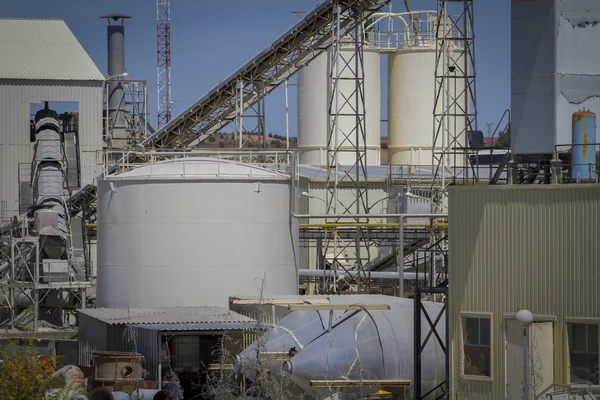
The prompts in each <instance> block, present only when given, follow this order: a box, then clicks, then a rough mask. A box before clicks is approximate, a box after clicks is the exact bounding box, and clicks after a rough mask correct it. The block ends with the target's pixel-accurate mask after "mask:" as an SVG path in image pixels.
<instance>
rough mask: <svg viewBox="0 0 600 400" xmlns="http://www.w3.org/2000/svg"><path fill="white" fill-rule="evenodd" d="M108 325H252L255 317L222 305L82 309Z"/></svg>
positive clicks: (81, 311) (83, 312) (82, 311)
mask: <svg viewBox="0 0 600 400" xmlns="http://www.w3.org/2000/svg"><path fill="white" fill-rule="evenodd" d="M79 314H85V315H87V316H90V317H92V318H95V319H97V320H99V321H102V322H104V323H106V324H108V325H146V324H159V325H165V324H199V325H202V324H219V325H224V324H252V323H253V322H254V320H253V319H251V318H248V317H245V316H243V315H240V314H238V313H236V312H233V311H229V310H228V309H226V308H223V307H211V306H206V307H165V308H87V309H84V310H79Z"/></svg>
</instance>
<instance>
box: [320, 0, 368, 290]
mask: <svg viewBox="0 0 600 400" xmlns="http://www.w3.org/2000/svg"><path fill="white" fill-rule="evenodd" d="M363 11H364V10H363V9H362V7H360V6H358V7H355V8H352V9H351V10H350V11H349V12H347V13H342V9H341V6H340V5H339V4H335V5H334V17H333V21H332V32H333V35H332V44H331V47H330V51H331V57H330V64H329V80H330V84H331V92H330V93H331V95H330V98H329V119H330V124H329V134H328V140H327V161H328V162H327V165H328V169H327V192H326V203H327V206H326V214H328V215H329V214H331V215H337V214H363V213H368V212H369V202H368V192H367V168H366V165H367V162H366V157H367V147H366V143H367V141H366V129H367V128H366V121H365V87H364V80H365V73H364V59H363V47H364V34H363V20H362V17H361V16H362V14H363ZM345 18H350V19H351V20H352V21H353V24H354V26H353V29H352V31H351V32H350V34H349V35H346V36H344V35H343V33H342V31H341V29H340V26H341V25H342V22H341V21H342V19H345ZM348 47H350V48H352V50H353V51H352V52H349V51H345V52H344V54H342V48H345V49H347V48H348ZM344 89H346V90H344ZM344 153H350V155H351V156H353V157H344V158H353V160H354V162H353V163H351V164H350V165H342V164H341V162H340V156H342V154H344ZM340 187H344V188H345V189H346V190H347V189H348V188H350V189H351V190H352V191H353V192H354V196H352V198H351V199H348V200H346V201H345V202H344V201H342V200H341V199H340V197H339V196H338V190H339V188H340ZM353 222H355V223H356V229H355V231H354V237H352V238H351V239H350V240H348V239H342V238H341V237H340V235H338V232H337V229H336V226H337V224H339V223H340V219H339V218H337V217H328V218H326V219H325V223H326V224H331V226H333V228H332V229H331V230H328V229H326V230H325V237H326V240H325V243H324V249H323V256H324V257H325V261H324V262H323V265H324V266H327V268H329V269H330V270H331V271H332V272H333V274H327V273H326V272H325V271H324V276H325V277H326V279H324V287H323V289H324V290H325V291H333V292H340V291H344V290H349V289H350V288H352V286H354V287H355V290H356V291H358V292H370V285H371V280H370V272H369V270H368V269H366V268H365V265H366V264H367V263H368V262H369V261H370V260H371V254H370V252H371V251H370V245H371V243H369V242H370V240H369V237H368V232H367V229H365V228H364V225H363V224H364V223H368V222H369V219H368V218H358V217H357V218H354V219H353ZM350 271H352V272H354V274H352V275H351V276H352V278H351V279H349V280H348V281H346V282H344V284H343V285H340V284H339V283H338V282H336V281H335V277H337V275H338V272H346V273H349V272H350Z"/></svg>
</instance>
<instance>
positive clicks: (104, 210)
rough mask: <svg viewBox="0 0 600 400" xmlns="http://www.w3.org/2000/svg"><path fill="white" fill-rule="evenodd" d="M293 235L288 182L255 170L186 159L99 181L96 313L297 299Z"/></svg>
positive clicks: (216, 161) (206, 159) (286, 179)
mask: <svg viewBox="0 0 600 400" xmlns="http://www.w3.org/2000/svg"><path fill="white" fill-rule="evenodd" d="M296 230H297V225H296V223H295V222H294V221H292V220H291V218H290V178H289V176H287V175H283V174H279V173H276V172H272V171H269V170H266V169H263V168H259V167H256V166H252V165H248V164H240V163H236V162H231V161H224V160H216V159H210V158H187V159H177V160H172V161H165V162H160V163H154V164H148V165H145V166H142V167H139V168H135V169H133V170H131V171H129V172H126V173H124V174H122V175H117V176H114V177H112V176H111V177H108V178H106V179H104V180H101V181H99V183H98V286H97V301H98V305H99V306H100V307H177V306H199V305H216V306H225V307H226V306H228V296H236V295H247V296H254V295H259V294H260V293H261V290H262V293H263V294H264V295H265V296H277V295H285V294H296V293H297V274H296V258H295V251H294V240H293V237H294V236H295V232H296ZM263 281H264V282H263Z"/></svg>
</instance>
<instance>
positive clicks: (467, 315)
mask: <svg viewBox="0 0 600 400" xmlns="http://www.w3.org/2000/svg"><path fill="white" fill-rule="evenodd" d="M492 316H493V315H492V313H487V312H461V313H460V340H461V344H460V376H461V378H464V379H471V380H477V381H486V382H491V381H493V378H492V377H493V376H494V321H493V318H492ZM467 319H479V320H480V319H487V320H488V321H489V323H490V336H489V342H490V344H489V346H484V345H483V346H482V345H477V347H481V348H486V347H487V348H489V352H490V356H489V357H490V374H489V376H488V375H471V374H466V373H465V339H466V334H467ZM480 335H481V332H480Z"/></svg>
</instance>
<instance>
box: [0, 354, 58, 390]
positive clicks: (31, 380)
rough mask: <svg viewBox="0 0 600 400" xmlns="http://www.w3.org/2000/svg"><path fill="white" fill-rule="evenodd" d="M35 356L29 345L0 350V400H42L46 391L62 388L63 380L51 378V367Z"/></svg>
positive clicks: (46, 361) (45, 361) (47, 362)
mask: <svg viewBox="0 0 600 400" xmlns="http://www.w3.org/2000/svg"><path fill="white" fill-rule="evenodd" d="M38 356H39V354H38V353H37V351H36V348H35V346H34V345H33V344H32V343H28V344H27V345H26V346H24V347H18V346H17V345H16V344H12V345H6V346H3V347H2V348H1V349H0V360H2V362H0V399H3V400H38V399H39V400H42V399H44V394H45V393H46V391H47V390H50V389H61V388H64V386H65V381H64V377H56V378H51V377H50V374H51V373H52V365H51V364H50V363H49V361H48V360H40V359H39V357H38Z"/></svg>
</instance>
